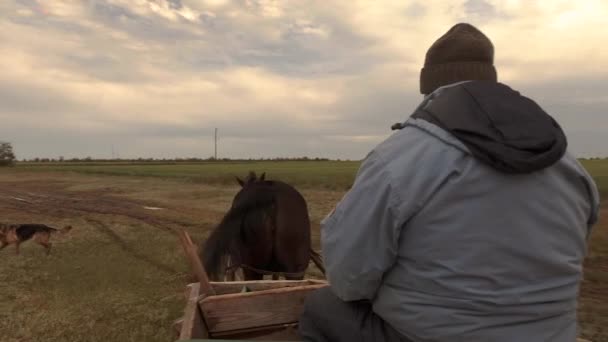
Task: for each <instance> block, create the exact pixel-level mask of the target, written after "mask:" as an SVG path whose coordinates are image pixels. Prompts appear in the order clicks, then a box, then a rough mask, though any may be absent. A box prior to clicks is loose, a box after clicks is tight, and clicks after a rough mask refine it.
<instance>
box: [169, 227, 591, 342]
mask: <svg viewBox="0 0 608 342" xmlns="http://www.w3.org/2000/svg"><path fill="white" fill-rule="evenodd" d="M180 239H181V241H182V244H183V246H184V251H185V252H186V255H187V257H188V259H189V260H190V263H191V266H192V269H193V270H194V272H195V274H196V276H197V278H198V280H199V282H198V283H192V284H188V287H187V291H186V298H187V303H186V307H185V309H184V315H183V317H182V318H181V319H179V320H177V321H176V322H175V324H174V329H175V333H176V335H177V336H178V337H177V340H178V341H186V340H264V341H300V340H301V339H300V337H299V336H298V333H297V326H298V318H299V316H300V314H301V313H302V309H303V304H304V300H305V299H306V296H307V295H309V294H310V293H311V292H312V291H315V290H317V289H320V288H322V287H325V286H328V284H327V282H325V281H322V280H302V281H294V280H285V281H280V280H267V281H264V280H263V281H234V282H210V281H209V279H208V277H207V274H206V273H205V269H204V268H203V266H202V263H201V261H200V259H199V258H198V255H197V253H196V248H195V247H194V245H193V244H192V240H190V237H189V236H188V234H187V233H185V232H181V234H180ZM243 289H246V290H247V292H243ZM577 342H590V341H587V340H584V339H580V338H578V339H577Z"/></svg>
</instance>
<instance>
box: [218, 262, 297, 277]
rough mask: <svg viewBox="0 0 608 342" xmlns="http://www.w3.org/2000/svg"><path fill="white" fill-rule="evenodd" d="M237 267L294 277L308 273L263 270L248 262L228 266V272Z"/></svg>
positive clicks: (258, 272) (259, 272) (263, 273)
mask: <svg viewBox="0 0 608 342" xmlns="http://www.w3.org/2000/svg"><path fill="white" fill-rule="evenodd" d="M237 268H243V269H247V270H249V271H252V272H255V273H257V274H261V275H270V276H283V277H293V278H299V277H303V276H304V274H305V273H306V271H301V272H272V271H268V270H262V269H259V268H255V267H251V266H249V265H246V264H234V265H231V266H230V267H228V268H226V273H229V272H231V271H233V270H235V269H237Z"/></svg>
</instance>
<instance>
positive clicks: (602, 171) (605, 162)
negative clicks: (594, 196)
mask: <svg viewBox="0 0 608 342" xmlns="http://www.w3.org/2000/svg"><path fill="white" fill-rule="evenodd" d="M582 164H583V166H584V167H585V168H586V169H587V171H588V172H589V173H590V174H591V176H592V177H593V179H594V180H595V182H596V184H597V187H598V189H599V191H600V196H601V197H602V198H606V197H608V159H596V160H583V161H582Z"/></svg>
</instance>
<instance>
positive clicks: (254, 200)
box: [201, 179, 275, 280]
mask: <svg viewBox="0 0 608 342" xmlns="http://www.w3.org/2000/svg"><path fill="white" fill-rule="evenodd" d="M239 183H240V182H239ZM242 185H243V184H242ZM274 202H275V193H274V188H273V187H272V182H271V181H265V180H261V181H255V179H254V181H251V179H249V180H248V182H247V183H244V186H243V188H242V189H241V191H239V193H238V194H237V195H236V196H235V199H234V202H233V206H232V207H231V208H230V210H229V211H228V212H227V213H226V215H225V216H224V217H223V219H222V221H221V222H220V224H219V225H218V226H217V227H216V228H215V229H214V230H213V231H212V232H211V235H210V236H209V238H208V239H207V241H206V242H205V244H204V245H203V248H202V250H201V259H202V261H203V264H204V267H205V269H206V270H207V273H208V274H209V277H210V278H212V279H214V280H217V279H220V277H222V276H223V274H222V273H223V272H224V270H225V266H226V262H227V257H228V256H230V255H231V252H233V250H234V245H233V244H234V241H235V240H236V239H237V238H241V239H246V237H247V236H251V235H250V234H251V233H253V232H244V231H243V229H246V228H247V226H248V225H246V224H244V223H245V221H244V220H245V218H246V217H247V218H248V217H251V216H250V215H247V214H248V213H250V212H252V211H256V210H266V209H267V208H269V207H270V206H271V205H272V204H273V203H274ZM243 242H244V243H246V241H243Z"/></svg>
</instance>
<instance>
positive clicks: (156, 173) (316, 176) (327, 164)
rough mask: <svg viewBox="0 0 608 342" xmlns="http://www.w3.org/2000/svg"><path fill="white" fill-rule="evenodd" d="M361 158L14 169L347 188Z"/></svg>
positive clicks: (605, 180) (604, 172) (605, 192)
mask: <svg viewBox="0 0 608 342" xmlns="http://www.w3.org/2000/svg"><path fill="white" fill-rule="evenodd" d="M582 164H583V166H585V168H586V169H587V170H588V171H589V173H590V174H591V175H592V176H593V178H594V179H595V181H596V183H597V185H598V188H599V190H600V194H601V195H602V197H605V196H608V160H607V159H603V160H582ZM359 165H360V162H358V161H285V162H272V161H268V162H267V161H253V162H201V163H172V164H169V163H167V164H161V163H137V164H136V163H24V164H18V166H16V167H15V168H13V169H14V170H15V171H46V172H48V171H54V172H77V173H83V174H95V175H113V176H135V177H160V178H173V179H182V180H187V181H192V182H200V183H212V184H229V183H233V182H234V177H235V176H240V177H244V176H245V175H246V174H247V173H248V172H249V171H250V170H252V171H255V172H257V173H258V174H261V173H262V172H266V173H267V175H268V177H269V178H276V179H282V180H285V181H287V182H290V183H292V184H294V185H295V186H296V187H304V188H322V189H333V190H345V189H348V188H349V187H350V185H351V184H352V182H353V180H354V178H355V174H356V172H357V170H358V168H359Z"/></svg>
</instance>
